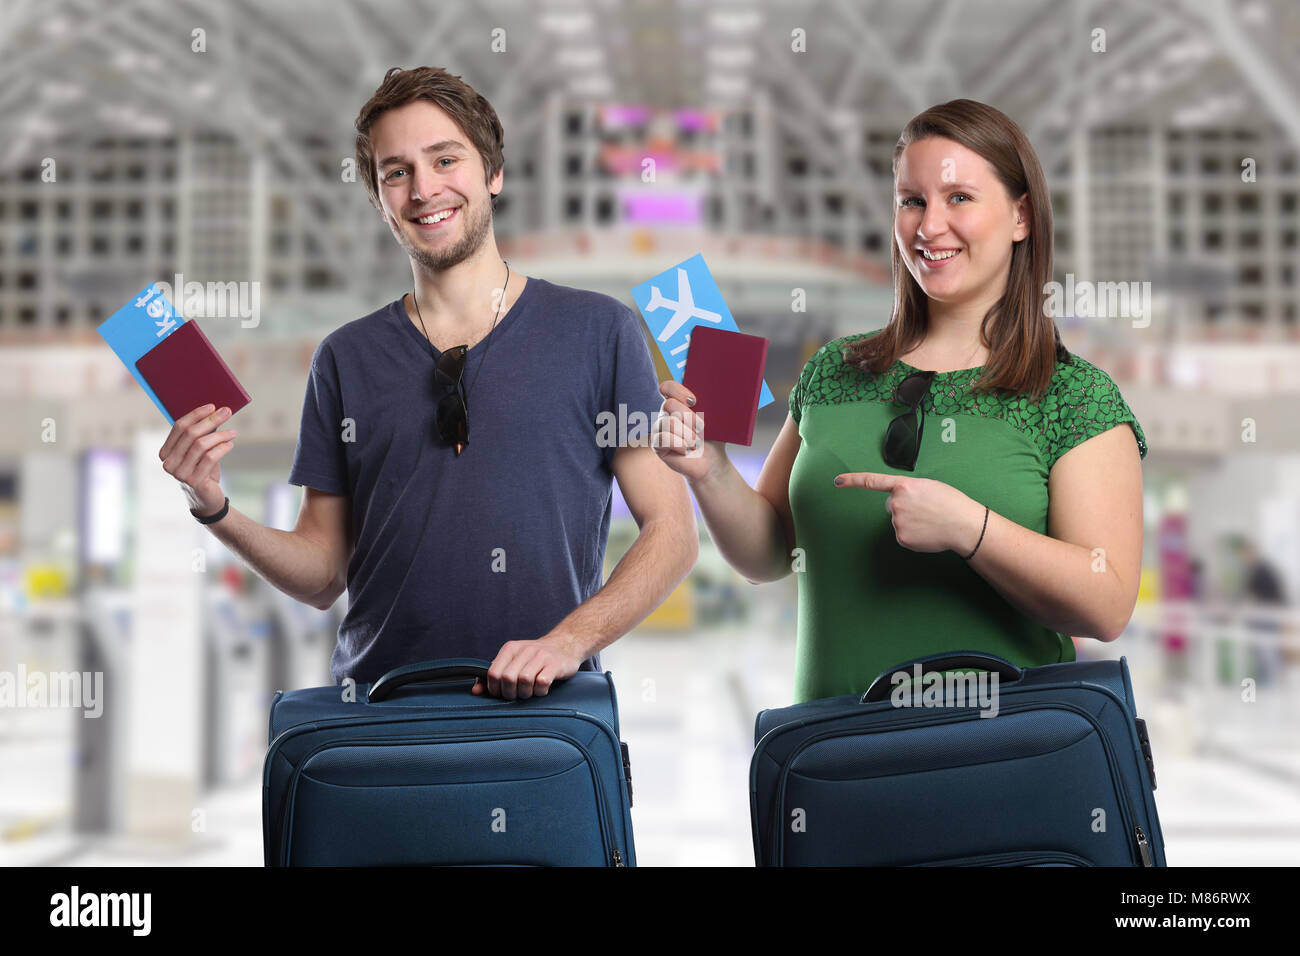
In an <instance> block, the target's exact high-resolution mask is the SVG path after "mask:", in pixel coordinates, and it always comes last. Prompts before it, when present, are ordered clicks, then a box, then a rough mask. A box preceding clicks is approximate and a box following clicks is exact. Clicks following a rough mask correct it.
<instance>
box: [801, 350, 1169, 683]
mask: <svg viewBox="0 0 1300 956" xmlns="http://www.w3.org/2000/svg"><path fill="white" fill-rule="evenodd" d="M874 334H875V333H874V332H870V333H866V335H874ZM864 337H865V336H864V335H852V336H845V337H843V338H840V339H836V340H835V341H833V342H831V343H829V344H827V345H826V346H824V347H823V348H822V349H820V350H819V351H818V352H817V353H816V354H815V355H814V356H813V357H812V358H811V359H809V360H808V363H807V364H806V365H805V366H804V369H803V372H802V373H801V375H800V376H799V382H798V384H797V385H796V386H795V388H794V390H793V391H792V392H791V393H790V414H791V416H792V417H793V419H794V420H795V422H796V423H798V425H799V436H800V439H801V443H800V448H799V453H798V455H797V457H796V458H795V463H794V467H793V469H792V471H791V475H790V508H791V511H792V513H793V516H794V523H795V536H796V546H797V548H798V549H799V553H798V554H796V556H795V559H794V560H795V565H794V566H795V568H796V569H797V570H798V571H800V573H799V575H798V578H799V632H798V649H797V652H796V658H795V700H796V701H805V700H812V699H815V698H819V697H831V696H836V695H838V694H848V693H857V692H861V691H864V690H866V688H867V686H868V685H869V684H870V683H871V681H872V680H873V679H874V678H875V677H876V675H877V674H879V673H880V672H882V671H884V670H886V669H887V668H889V667H892V666H893V665H895V664H898V663H901V662H902V661H905V660H908V659H911V658H914V657H920V656H923V655H927V654H933V653H938V652H940V651H952V650H983V651H986V652H989V653H993V654H997V655H999V656H1001V657H1005V658H1007V659H1008V660H1010V661H1012V662H1013V663H1016V664H1019V665H1020V666H1034V665H1038V664H1048V663H1055V662H1057V661H1070V660H1074V644H1073V642H1072V641H1071V639H1070V637H1069V636H1067V635H1063V634H1058V633H1056V632H1054V631H1052V630H1050V629H1048V628H1046V627H1043V626H1042V625H1040V624H1038V623H1036V622H1035V621H1032V620H1030V619H1029V618H1027V617H1025V616H1024V615H1023V614H1021V613H1020V611H1019V610H1017V609H1016V608H1015V607H1013V606H1012V605H1011V604H1010V603H1009V602H1008V601H1006V599H1005V598H1003V597H1002V596H1001V595H1000V594H999V593H998V592H997V591H996V590H994V589H993V587H992V586H991V585H990V584H988V582H986V581H985V580H984V579H983V578H982V577H981V576H980V575H979V574H978V573H977V572H975V571H973V570H972V569H971V568H970V567H969V566H968V565H967V563H966V562H965V561H964V560H963V559H962V557H961V556H960V555H957V554H955V553H953V552H952V551H945V552H940V553H937V554H922V553H919V552H914V551H910V550H908V549H906V548H903V547H902V546H901V545H899V544H898V541H897V538H896V537H895V533H894V529H893V525H892V522H891V519H890V517H889V514H888V512H886V511H885V507H884V505H885V500H886V498H887V497H888V496H887V495H885V494H884V493H883V492H870V491H864V490H862V489H838V488H836V487H835V486H834V484H833V480H834V478H835V476H836V475H838V474H840V473H842V472H860V471H870V472H883V473H886V474H910V475H914V476H916V477H920V478H933V479H935V480H937V481H943V482H946V483H947V484H949V485H952V486H953V487H955V488H957V489H959V490H960V491H962V492H963V493H965V494H966V495H968V496H970V497H971V498H973V499H974V500H976V501H978V502H980V503H981V504H984V505H987V506H988V507H989V508H991V509H992V510H993V511H995V512H996V513H998V514H1000V515H1002V516H1003V517H1005V518H1007V519H1009V520H1011V521H1015V522H1016V523H1017V524H1020V525H1022V526H1024V527H1026V528H1029V529H1030V530H1032V531H1035V532H1038V533H1039V534H1046V533H1047V512H1048V495H1047V482H1048V476H1049V474H1050V472H1051V469H1052V467H1053V466H1054V465H1055V464H1056V462H1057V461H1058V460H1059V459H1060V458H1061V456H1062V455H1064V454H1065V453H1066V452H1067V451H1069V450H1070V449H1071V448H1074V447H1075V446H1076V445H1079V444H1081V443H1082V442H1084V441H1086V440H1088V439H1089V438H1092V437H1094V436H1095V435H1099V434H1101V433H1102V432H1104V431H1108V430H1109V429H1111V428H1114V427H1116V426H1119V425H1123V424H1128V425H1129V426H1130V427H1131V428H1132V431H1133V434H1134V437H1135V439H1136V442H1137V449H1138V454H1139V456H1140V457H1141V458H1145V457H1146V453H1147V445H1146V436H1145V435H1144V434H1143V432H1142V428H1141V426H1140V425H1139V424H1138V422H1137V419H1136V418H1135V417H1134V415H1133V413H1132V411H1131V410H1130V409H1129V407H1128V405H1127V404H1126V403H1125V401H1124V399H1123V396H1122V395H1121V394H1120V392H1119V389H1118V388H1117V387H1116V385H1115V383H1114V382H1113V381H1112V380H1111V378H1110V377H1109V376H1108V375H1107V374H1106V373H1105V372H1103V371H1102V370H1101V369H1099V368H1097V367H1096V366H1095V365H1092V364H1091V363H1089V362H1087V361H1085V360H1084V359H1082V358H1079V357H1078V356H1071V357H1070V360H1069V361H1060V362H1058V363H1057V366H1056V372H1055V375H1054V377H1053V379H1052V382H1051V386H1050V387H1049V389H1048V391H1047V393H1046V394H1045V395H1044V396H1043V398H1042V400H1041V401H1039V402H1033V401H1031V400H1030V399H1029V398H1027V397H1024V396H1008V395H997V394H990V393H981V394H974V393H973V392H972V391H971V385H972V383H973V382H974V381H975V379H976V378H978V376H979V374H980V372H982V371H983V366H981V367H979V368H973V369H960V370H957V371H952V372H943V373H939V374H937V375H935V376H934V380H933V381H932V382H931V386H930V393H929V395H928V397H927V398H926V399H925V402H924V406H925V425H924V430H923V434H922V440H921V448H920V451H919V453H918V455H917V462H916V470H915V471H912V472H906V471H902V470H900V469H895V468H892V467H890V466H889V465H887V464H885V462H884V459H883V457H882V453H881V443H882V440H883V437H884V434H885V429H886V428H887V427H888V424H889V422H890V420H891V419H893V418H894V417H895V416H896V415H898V414H900V413H901V412H902V411H903V410H904V407H903V406H901V405H895V404H894V402H893V396H894V389H895V388H896V387H897V385H898V383H899V382H900V381H902V379H903V378H904V377H906V376H907V375H909V374H910V373H912V372H914V371H916V369H915V368H914V367H912V366H910V365H908V364H907V363H905V362H901V361H900V362H895V363H894V365H893V367H891V368H890V369H889V370H888V371H887V372H885V373H884V374H882V375H879V376H873V375H870V374H868V373H865V372H862V371H859V370H858V369H855V368H853V367H851V366H848V365H846V364H845V362H844V358H843V349H844V347H845V346H847V345H849V344H851V343H852V342H855V341H857V340H859V339H861V338H864Z"/></svg>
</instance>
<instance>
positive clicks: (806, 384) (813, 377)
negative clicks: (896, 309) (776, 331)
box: [790, 332, 875, 425]
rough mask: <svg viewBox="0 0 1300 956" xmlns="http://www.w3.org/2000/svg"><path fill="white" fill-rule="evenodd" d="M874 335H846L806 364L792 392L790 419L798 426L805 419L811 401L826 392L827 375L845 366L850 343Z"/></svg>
mask: <svg viewBox="0 0 1300 956" xmlns="http://www.w3.org/2000/svg"><path fill="white" fill-rule="evenodd" d="M874 334H875V333H874V332H869V333H867V335H846V336H843V337H842V338H838V339H835V340H834V341H832V342H827V343H826V344H825V345H823V346H822V347H821V348H819V349H818V350H817V351H816V352H814V353H813V354H812V357H811V358H809V359H808V361H807V362H805V363H804V366H803V371H801V372H800V373H799V381H797V382H796V383H795V386H794V388H792V389H791V390H790V417H791V418H793V419H794V423H795V424H796V425H798V424H799V423H800V421H801V419H802V418H803V410H804V408H805V407H807V404H808V401H809V399H810V398H811V399H815V398H816V397H817V396H818V395H819V394H820V393H821V392H822V391H823V390H824V388H825V384H826V376H827V374H828V373H832V375H833V371H832V370H833V369H834V368H835V367H836V366H842V365H843V358H844V347H845V346H846V345H848V344H849V343H850V342H855V341H857V340H858V339H862V338H867V337H869V336H871V335H874Z"/></svg>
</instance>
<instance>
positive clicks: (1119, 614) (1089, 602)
mask: <svg viewBox="0 0 1300 956" xmlns="http://www.w3.org/2000/svg"><path fill="white" fill-rule="evenodd" d="M961 524H962V530H961V532H960V534H959V540H958V541H957V542H955V547H954V548H953V550H954V551H955V552H956V553H957V554H960V555H962V556H963V557H965V556H966V555H968V554H970V552H971V549H973V548H974V547H975V544H976V542H977V541H979V537H980V530H981V528H983V526H984V506H983V505H978V506H977V507H976V508H972V509H971V510H970V514H969V515H967V516H966V517H965V518H964V519H963V521H962V523H961ZM967 563H968V564H969V565H970V566H971V568H972V569H973V570H974V571H976V572H977V573H978V574H979V575H980V576H981V577H982V578H984V580H986V581H988V582H989V584H991V585H992V586H993V588H994V589H995V590H996V591H997V592H998V593H999V594H1001V595H1002V596H1003V597H1004V598H1006V599H1007V601H1008V602H1009V603H1011V604H1012V605H1013V606H1014V607H1016V608H1017V609H1019V610H1020V611H1021V613H1023V614H1025V615H1026V616H1027V617H1029V618H1031V619H1033V620H1035V621H1038V622H1039V623H1040V624H1042V625H1043V626H1044V627H1049V628H1051V629H1052V630H1054V631H1058V632H1060V633H1062V634H1068V635H1074V636H1079V637H1093V638H1096V639H1097V640H1100V641H1113V640H1114V639H1115V638H1117V637H1118V636H1119V635H1120V632H1121V631H1123V630H1124V627H1125V626H1126V625H1127V624H1128V620H1129V617H1130V616H1131V615H1132V613H1133V597H1134V593H1135V591H1136V588H1134V587H1132V586H1131V584H1132V582H1128V581H1124V580H1122V579H1121V577H1120V575H1119V572H1118V571H1117V569H1116V568H1115V566H1114V565H1113V564H1111V563H1110V562H1107V561H1104V560H1102V559H1099V558H1095V557H1094V555H1093V552H1092V551H1090V550H1089V549H1087V548H1085V547H1082V546H1080V545H1077V544H1071V543H1070V542H1068V541H1061V540H1059V539H1057V538H1053V537H1050V536H1049V535H1045V534H1038V533H1037V532H1035V531H1030V530H1029V529H1028V528H1026V527H1024V526H1023V525H1019V524H1016V523H1015V522H1014V521H1012V520H1010V519H1009V518H1004V517H1002V515H999V514H997V513H996V512H994V511H992V510H990V511H989V516H988V528H987V529H986V530H984V540H983V541H982V542H980V544H979V550H978V551H976V552H975V556H974V557H973V558H971V559H970V560H969V561H968V562H967Z"/></svg>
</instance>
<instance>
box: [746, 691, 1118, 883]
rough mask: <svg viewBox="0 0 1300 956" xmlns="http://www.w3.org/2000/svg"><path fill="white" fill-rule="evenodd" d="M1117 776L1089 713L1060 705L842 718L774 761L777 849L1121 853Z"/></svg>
mask: <svg viewBox="0 0 1300 956" xmlns="http://www.w3.org/2000/svg"><path fill="white" fill-rule="evenodd" d="M1116 780H1117V774H1116V770H1115V767H1114V757H1113V755H1112V754H1111V750H1110V746H1109V743H1108V741H1107V740H1106V738H1105V735H1104V734H1103V733H1102V731H1101V729H1100V727H1099V726H1098V725H1097V724H1096V722H1095V720H1094V718H1092V717H1091V716H1090V715H1088V714H1086V713H1085V712H1083V711H1081V710H1079V709H1077V708H1074V707H1069V706H1066V705H1051V706H1032V707H1023V708H1017V709H1013V708H1010V707H1004V708H1003V710H1002V713H1000V714H999V715H998V716H996V717H993V718H982V717H979V716H978V714H975V713H972V714H971V715H970V716H969V717H964V716H958V717H954V716H953V715H951V714H948V715H944V714H934V715H930V716H923V717H919V718H918V719H917V720H915V721H909V722H908V723H906V724H904V725H901V726H900V725H898V724H894V725H880V726H875V727H858V728H844V729H842V730H838V731H834V732H831V733H827V734H824V735H821V736H818V737H814V738H812V739H810V740H808V741H806V742H805V744H804V745H803V746H802V747H800V748H799V749H798V750H797V751H796V752H795V753H792V754H791V756H790V758H789V761H788V763H786V764H785V767H784V770H783V773H782V776H781V781H780V787H779V795H780V799H779V800H778V802H777V815H776V818H775V819H774V820H773V821H772V822H773V825H774V826H777V827H780V828H781V832H779V833H776V834H773V835H774V836H775V837H776V838H777V839H776V841H775V843H774V844H773V845H774V846H776V847H777V848H778V852H779V854H780V858H779V859H778V860H776V861H774V862H777V863H778V865H785V866H828V865H829V866H836V865H840V866H843V865H850V866H851V865H862V864H868V865H876V866H910V865H917V864H924V863H931V862H942V861H956V860H962V859H971V858H981V857H988V856H1003V855H1019V853H1020V852H1024V853H1029V852H1031V851H1016V852H1015V853H1012V852H1011V851H1007V849H1006V848H1007V847H1016V846H1022V847H1023V846H1028V847H1051V848H1053V849H1052V850H1051V851H1046V852H1051V853H1054V854H1061V853H1064V854H1068V856H1070V857H1077V858H1080V859H1083V860H1088V861H1092V862H1093V864H1094V865H1100V866H1128V865H1132V863H1133V862H1135V861H1136V855H1137V846H1138V844H1137V843H1136V842H1134V840H1133V837H1132V834H1133V830H1134V829H1135V827H1134V823H1133V821H1132V819H1131V817H1132V811H1131V808H1130V807H1129V806H1128V804H1127V799H1126V795H1124V794H1123V793H1121V792H1120V791H1119V789H1118V788H1117V785H1116ZM953 865H956V864H953Z"/></svg>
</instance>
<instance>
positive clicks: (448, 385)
mask: <svg viewBox="0 0 1300 956" xmlns="http://www.w3.org/2000/svg"><path fill="white" fill-rule="evenodd" d="M509 288H510V263H508V262H507V263H506V282H505V286H504V287H503V288H502V289H501V301H500V302H499V303H498V304H497V314H496V316H495V318H493V319H492V328H491V329H489V330H488V334H487V344H486V345H485V346H484V348H483V358H482V360H481V361H480V362H479V363H478V371H477V372H475V373H474V381H473V382H471V383H470V386H469V388H466V387H465V364H466V359H467V357H468V356H469V346H468V345H457V346H455V347H453V348H449V349H447V351H445V352H443V353H442V355H441V356H434V368H433V383H434V388H435V389H436V390H438V391H443V390H445V389H450V391H448V392H447V393H446V394H445V395H443V396H442V397H441V398H440V399H439V400H438V408H437V411H436V412H435V414H434V430H435V431H436V432H437V433H438V440H439V441H440V442H442V444H444V445H450V446H451V447H452V448H454V449H456V455H457V457H459V456H460V453H461V452H463V451H464V450H465V448H466V446H468V445H469V393H470V391H471V390H472V389H473V387H474V385H476V384H477V383H478V377H479V375H481V374H482V373H483V363H484V362H486V361H487V353H488V350H489V349H491V348H492V333H493V332H495V331H496V327H497V320H499V319H500V318H501V309H502V308H503V307H504V306H505V303H506V290H508V289H509ZM411 301H412V302H414V303H415V315H416V317H417V318H418V319H419V320H420V330H421V331H422V332H424V337H425V338H426V339H428V338H429V333H428V332H427V331H426V330H425V328H424V316H423V315H421V314H420V303H419V301H418V300H417V299H416V298H415V292H414V290H412V292H411ZM429 354H430V355H432V354H433V341H432V340H430V341H429Z"/></svg>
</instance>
